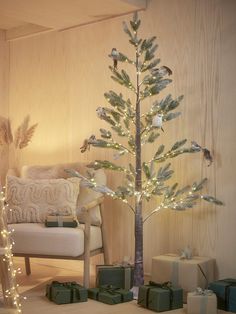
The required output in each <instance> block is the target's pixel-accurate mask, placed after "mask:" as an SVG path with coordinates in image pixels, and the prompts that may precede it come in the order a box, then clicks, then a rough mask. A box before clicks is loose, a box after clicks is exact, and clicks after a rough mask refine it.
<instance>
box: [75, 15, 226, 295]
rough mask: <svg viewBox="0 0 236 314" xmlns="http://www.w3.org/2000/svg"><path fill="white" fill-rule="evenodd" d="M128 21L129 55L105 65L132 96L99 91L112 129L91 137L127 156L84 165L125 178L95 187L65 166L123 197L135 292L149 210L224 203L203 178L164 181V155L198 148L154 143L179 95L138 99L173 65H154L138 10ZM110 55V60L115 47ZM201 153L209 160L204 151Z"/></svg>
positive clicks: (166, 77) (159, 86) (102, 113)
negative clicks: (125, 160) (147, 156)
mask: <svg viewBox="0 0 236 314" xmlns="http://www.w3.org/2000/svg"><path fill="white" fill-rule="evenodd" d="M129 24H130V26H128V25H127V23H126V22H124V23H123V28H124V32H125V33H126V34H127V35H128V40H129V44H131V46H132V47H133V49H134V52H133V57H128V56H126V55H124V54H123V53H121V52H120V50H117V49H116V50H115V59H117V60H116V61H117V62H119V70H118V68H117V66H116V65H115V63H114V64H113V66H109V69H110V71H111V79H112V80H113V81H115V82H116V83H118V84H120V85H121V86H122V87H125V88H127V90H128V92H129V93H132V95H133V98H131V99H135V101H133V102H132V101H131V100H130V98H128V99H125V97H124V96H123V95H122V93H116V92H114V91H109V92H107V93H105V94H104V96H105V99H106V100H107V101H108V103H109V105H110V106H111V109H110V108H107V107H99V108H98V109H97V114H98V117H99V118H100V119H102V120H104V121H105V122H106V123H108V125H109V128H110V129H111V130H105V129H102V130H103V131H101V129H100V132H101V137H102V139H96V142H93V143H91V146H93V147H98V148H109V149H113V150H115V152H116V153H120V157H121V156H124V155H126V154H129V155H130V157H131V158H130V160H131V161H130V163H129V164H128V165H126V166H125V167H123V166H118V165H116V164H115V163H113V162H111V161H109V160H95V161H94V162H92V163H90V164H89V165H88V167H90V168H93V169H94V170H98V169H101V168H102V169H107V170H112V171H115V172H119V173H123V176H124V183H123V185H122V186H118V187H117V189H116V190H115V191H113V190H111V189H110V188H108V187H106V188H105V187H104V186H103V187H99V184H97V186H95V185H94V182H93V181H91V180H90V178H86V177H83V176H81V175H80V174H79V173H78V172H76V171H70V173H71V174H72V175H74V176H78V177H80V178H81V179H82V182H84V184H86V186H88V187H90V188H92V189H94V190H95V191H98V189H100V191H103V193H104V194H107V195H109V196H111V197H112V198H113V199H118V200H121V201H122V202H124V203H126V204H127V206H128V207H129V208H130V209H131V210H132V212H133V213H134V215H135V224H134V225H135V227H134V228H135V230H134V233H135V252H134V253H135V254H134V255H135V263H134V264H135V267H134V282H133V284H134V287H135V289H133V291H134V292H137V291H138V287H139V286H140V285H142V284H143V282H144V270H143V224H144V223H145V222H146V221H147V220H148V219H149V218H150V217H151V216H152V215H153V214H156V213H158V212H160V211H161V210H164V209H173V210H185V209H188V208H192V207H193V206H194V205H195V204H196V201H198V200H201V199H203V200H205V201H208V202H212V203H214V204H217V205H223V203H222V202H221V201H219V200H217V199H216V198H215V197H212V196H208V195H202V194H201V190H202V188H203V187H204V186H205V184H206V179H203V180H201V181H200V182H199V183H197V182H195V183H193V184H189V185H188V186H186V187H179V185H178V183H175V184H173V185H170V184H168V180H169V179H170V178H171V177H172V176H173V174H174V171H173V169H172V168H171V163H170V162H168V161H169V159H171V158H174V157H177V156H179V155H182V154H186V153H197V152H200V151H201V148H200V147H197V146H196V145H190V146H186V145H187V139H183V140H178V141H176V142H175V143H174V144H173V145H172V146H171V147H170V148H168V149H166V147H165V145H164V144H158V141H156V140H157V138H159V136H160V135H161V134H163V133H162V132H160V133H161V134H159V130H160V129H162V130H163V126H164V124H165V123H167V122H169V121H171V120H173V119H175V118H177V117H179V116H180V112H176V111H175V110H176V108H177V107H178V106H179V105H180V103H181V101H182V100H183V96H179V97H177V98H175V99H173V98H172V96H171V95H167V96H166V97H164V98H163V99H162V100H154V101H153V103H152V104H151V106H150V108H149V109H148V110H147V111H146V112H145V113H144V112H142V110H143V108H146V106H142V104H143V102H145V100H146V99H149V98H151V97H152V98H155V96H157V95H159V94H160V93H161V91H162V90H163V89H164V88H166V87H167V86H168V85H169V84H170V83H171V82H172V80H171V79H170V76H171V75H172V71H171V69H170V68H168V67H167V66H160V67H159V66H158V65H159V63H160V59H159V58H156V57H155V53H156V50H157V48H158V45H157V44H155V40H156V37H155V36H152V37H149V38H146V39H143V38H140V37H139V34H138V31H139V27H140V25H141V20H140V19H139V18H138V15H137V13H135V14H134V16H133V19H132V20H131V21H130V23H129ZM109 57H110V58H111V59H112V61H113V62H114V50H113V54H111V55H109ZM127 62H128V63H129V65H130V67H131V68H132V69H131V70H132V73H131V75H130V74H128V72H127V71H126V70H125V69H121V65H120V64H122V63H127ZM126 67H127V66H126ZM131 77H132V78H133V77H135V79H134V81H132V80H131ZM112 133H114V134H115V136H116V137H117V138H118V139H119V138H120V137H122V139H123V142H124V140H126V142H127V145H126V144H125V146H124V145H123V144H122V145H118V144H117V142H118V140H114V136H112ZM104 139H105V140H104ZM123 142H122V143H123ZM154 143H156V144H154ZM148 144H152V145H153V146H154V145H155V146H156V147H155V149H156V152H155V154H154V156H153V157H152V158H151V160H149V161H145V160H143V156H142V150H143V149H144V147H146V145H148ZM205 155H206V153H205ZM132 157H135V158H132ZM205 158H208V160H209V159H210V157H209V154H208V155H207V156H206V157H205ZM117 159H118V158H117ZM118 160H120V158H119V159H118ZM106 189H107V190H106ZM151 198H154V199H156V202H157V203H158V206H156V207H155V208H154V209H151V210H148V211H145V207H146V206H143V203H144V202H146V201H149V200H150V199H151ZM160 198H161V200H160ZM133 204H134V205H133Z"/></svg>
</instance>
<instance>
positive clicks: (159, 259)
mask: <svg viewBox="0 0 236 314" xmlns="http://www.w3.org/2000/svg"><path fill="white" fill-rule="evenodd" d="M214 273H215V260H214V259H212V258H209V257H200V256H194V257H193V258H192V259H180V257H179V256H178V255H175V254H166V255H160V256H156V257H153V258H152V272H151V278H152V280H153V281H156V282H166V281H170V282H172V285H173V286H174V287H181V288H183V291H184V302H186V301H187V293H188V292H191V291H194V290H195V289H196V288H197V287H200V288H202V289H205V288H207V287H208V284H209V283H210V282H211V281H214Z"/></svg>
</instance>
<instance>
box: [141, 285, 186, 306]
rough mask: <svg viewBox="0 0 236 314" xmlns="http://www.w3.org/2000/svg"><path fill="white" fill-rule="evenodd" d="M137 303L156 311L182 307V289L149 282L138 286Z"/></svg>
mask: <svg viewBox="0 0 236 314" xmlns="http://www.w3.org/2000/svg"><path fill="white" fill-rule="evenodd" d="M138 304H139V305H141V306H143V307H145V308H148V309H150V310H153V311H156V312H163V311H169V310H174V309H179V308H182V307H183V290H182V289H181V288H174V287H169V286H167V285H162V284H155V283H153V282H150V284H149V285H145V286H141V287H140V288H139V293H138Z"/></svg>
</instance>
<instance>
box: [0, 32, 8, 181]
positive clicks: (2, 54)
mask: <svg viewBox="0 0 236 314" xmlns="http://www.w3.org/2000/svg"><path fill="white" fill-rule="evenodd" d="M8 75H9V44H8V43H7V42H6V40H5V32H4V31H3V30H0V117H4V118H6V117H8ZM7 169H8V147H6V146H4V147H3V146H0V185H1V184H2V185H4V181H5V176H6V171H7Z"/></svg>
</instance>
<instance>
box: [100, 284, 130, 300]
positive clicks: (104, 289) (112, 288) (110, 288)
mask: <svg viewBox="0 0 236 314" xmlns="http://www.w3.org/2000/svg"><path fill="white" fill-rule="evenodd" d="M99 290H100V291H99V292H107V293H109V294H111V295H116V294H119V295H120V296H121V302H123V301H124V295H123V294H122V293H121V292H120V291H119V290H120V288H117V287H115V286H112V285H107V286H105V285H104V286H102V287H100V288H99ZM99 292H98V293H97V295H96V298H98V294H99Z"/></svg>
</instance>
